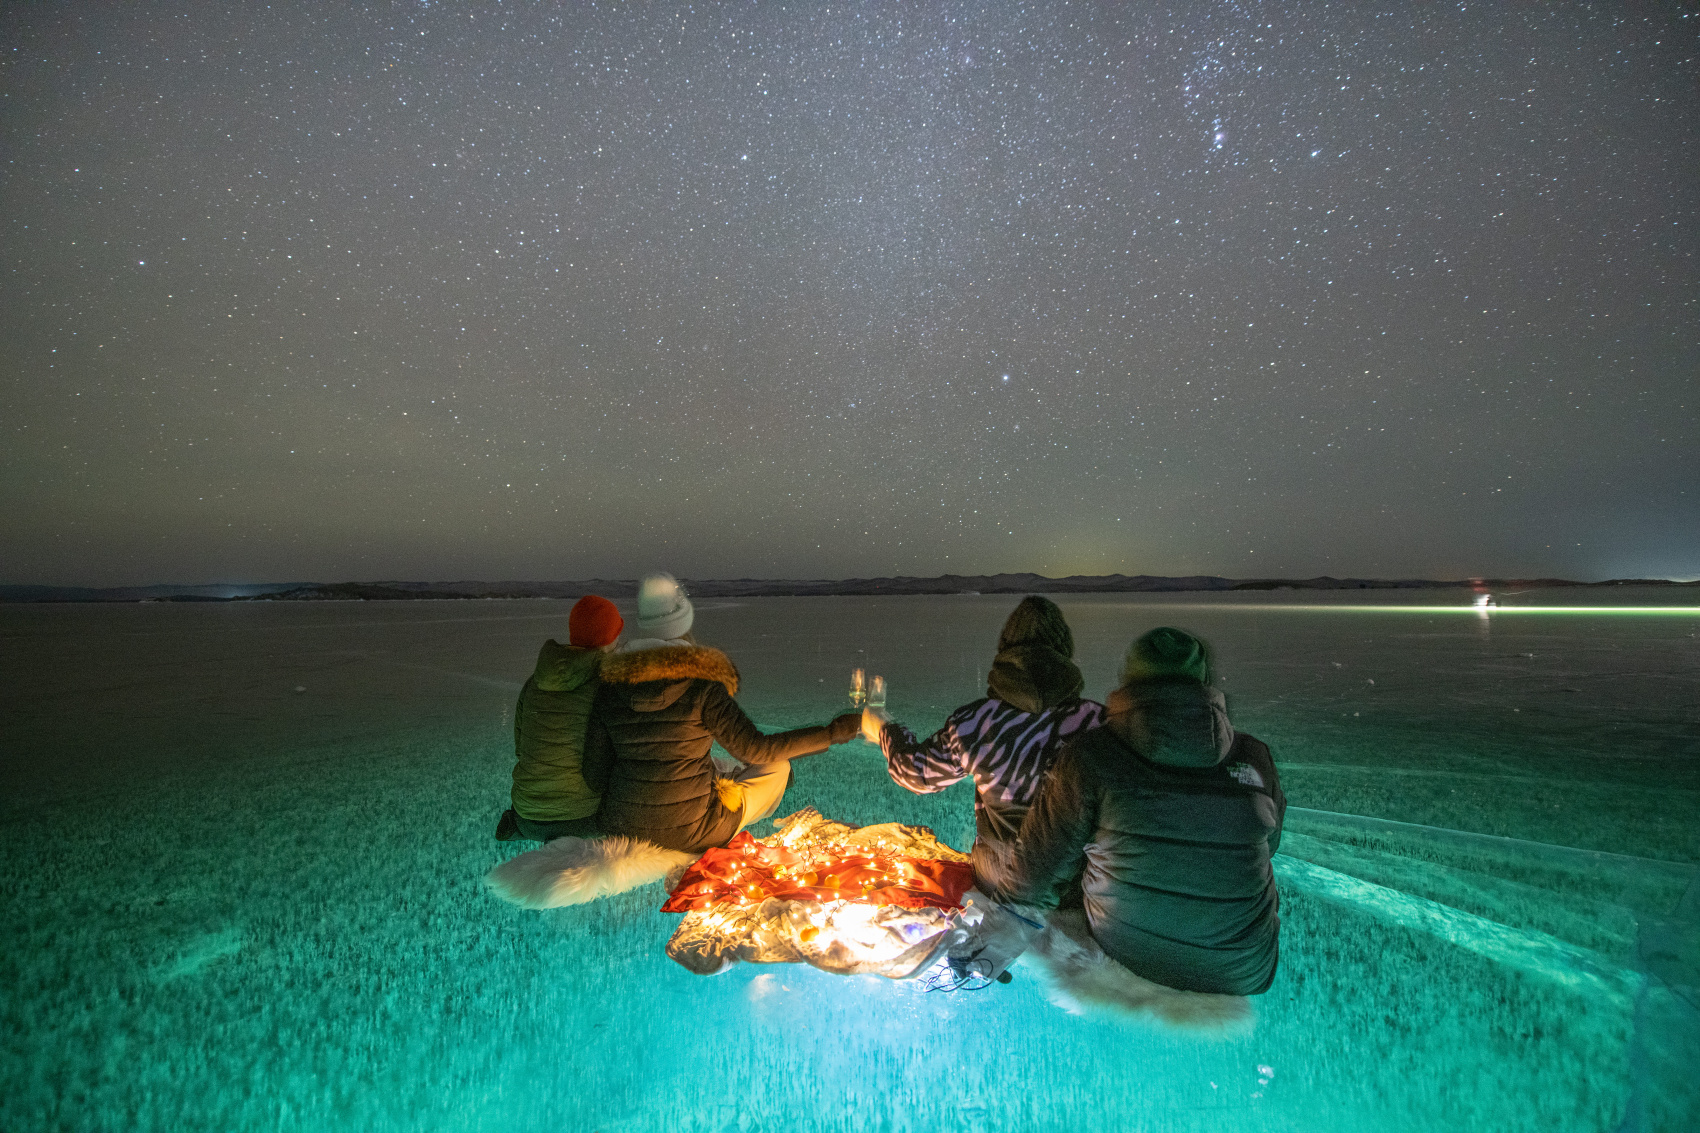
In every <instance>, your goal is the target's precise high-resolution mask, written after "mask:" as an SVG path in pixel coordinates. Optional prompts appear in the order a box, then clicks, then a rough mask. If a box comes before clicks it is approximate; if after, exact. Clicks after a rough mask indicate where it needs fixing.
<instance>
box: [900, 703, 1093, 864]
mask: <svg viewBox="0 0 1700 1133" xmlns="http://www.w3.org/2000/svg"><path fill="white" fill-rule="evenodd" d="M1103 722H1104V706H1103V705H1102V704H1099V703H1098V702H1097V701H1095V700H1081V699H1079V698H1078V697H1071V698H1070V699H1068V700H1065V701H1063V702H1061V703H1060V704H1056V705H1054V706H1053V707H1050V708H1045V709H1042V710H1041V711H1038V712H1023V711H1022V710H1021V709H1020V708H1017V707H1016V706H1015V705H1013V704H1010V703H1007V702H1006V701H1003V700H1000V699H998V698H996V697H986V698H985V699H984V700H976V701H974V702H973V703H972V704H964V705H963V706H962V707H961V708H958V709H957V710H956V711H955V712H952V713H951V714H950V718H949V719H948V720H946V721H945V722H944V727H942V728H940V729H939V730H938V731H936V732H934V733H933V734H932V735H931V736H929V737H928V738H927V739H925V740H917V739H916V738H915V734H914V733H913V732H911V731H910V730H909V729H908V728H906V727H904V726H903V725H902V724H899V723H897V722H896V721H895V720H894V721H891V722H890V723H888V724H886V725H885V726H884V727H883V728H881V729H880V748H881V750H883V751H884V752H885V762H886V769H887V770H888V771H890V772H891V777H892V779H893V780H895V781H896V782H897V783H898V785H900V786H902V787H905V788H907V789H908V790H911V791H914V792H915V793H916V794H922V795H925V794H931V793H933V792H934V791H942V790H944V789H945V788H946V787H948V786H950V785H951V784H953V783H959V782H961V781H962V780H963V779H965V778H967V777H968V776H970V775H972V776H973V777H974V832H975V834H976V836H977V840H979V841H994V842H1010V841H1014V840H1015V834H1016V831H1018V830H1020V829H1021V819H1022V817H1023V816H1024V815H1026V813H1027V808H1028V807H1030V806H1032V805H1033V796H1034V795H1036V794H1037V793H1038V790H1039V784H1040V783H1041V782H1043V780H1044V777H1045V773H1046V772H1047V771H1049V770H1050V769H1051V764H1052V763H1053V762H1055V760H1056V756H1057V751H1058V750H1059V749H1060V748H1061V747H1062V745H1063V741H1064V740H1066V739H1068V738H1069V737H1070V736H1072V735H1074V734H1075V733H1076V732H1083V731H1085V730H1086V729H1088V728H1096V727H1098V726H1099V725H1100V724H1102V723H1103Z"/></svg>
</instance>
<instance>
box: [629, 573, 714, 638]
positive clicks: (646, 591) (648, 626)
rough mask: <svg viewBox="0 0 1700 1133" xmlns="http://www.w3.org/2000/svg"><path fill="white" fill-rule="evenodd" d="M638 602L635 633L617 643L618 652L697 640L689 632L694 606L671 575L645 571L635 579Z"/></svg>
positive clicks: (694, 618)
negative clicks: (628, 638)
mask: <svg viewBox="0 0 1700 1133" xmlns="http://www.w3.org/2000/svg"><path fill="white" fill-rule="evenodd" d="M637 605H638V616H637V633H636V634H635V635H634V636H633V637H632V638H631V639H630V640H629V641H627V642H626V643H625V645H623V646H621V647H620V652H622V653H635V652H638V651H639V650H643V649H655V648H657V647H659V646H663V645H694V644H696V639H695V638H693V637H691V636H690V633H691V625H692V624H693V623H694V622H695V621H696V617H697V611H696V607H695V606H693V605H691V599H690V596H689V595H687V594H686V593H685V588H684V587H683V586H680V585H679V580H678V579H676V578H674V577H673V576H672V575H670V574H646V575H644V576H643V581H641V582H639V583H638V597H637Z"/></svg>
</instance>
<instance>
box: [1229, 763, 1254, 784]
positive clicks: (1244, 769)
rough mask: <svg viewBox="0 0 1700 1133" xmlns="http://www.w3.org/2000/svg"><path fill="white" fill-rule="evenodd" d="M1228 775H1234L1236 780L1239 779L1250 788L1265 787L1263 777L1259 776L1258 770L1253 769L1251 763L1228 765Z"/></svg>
mask: <svg viewBox="0 0 1700 1133" xmlns="http://www.w3.org/2000/svg"><path fill="white" fill-rule="evenodd" d="M1228 774H1230V775H1232V776H1233V777H1234V778H1235V779H1238V780H1239V781H1240V782H1241V783H1244V784H1245V785H1246V786H1248V787H1261V786H1263V776H1261V775H1259V774H1258V773H1257V768H1255V767H1253V766H1252V765H1251V764H1249V763H1230V764H1228Z"/></svg>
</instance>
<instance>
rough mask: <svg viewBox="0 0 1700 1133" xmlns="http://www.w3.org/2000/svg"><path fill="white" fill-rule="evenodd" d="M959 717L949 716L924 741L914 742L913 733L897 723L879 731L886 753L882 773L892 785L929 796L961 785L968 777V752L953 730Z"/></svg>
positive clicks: (881, 744)
mask: <svg viewBox="0 0 1700 1133" xmlns="http://www.w3.org/2000/svg"><path fill="white" fill-rule="evenodd" d="M961 715H962V712H961V710H958V711H956V712H954V713H952V714H951V717H950V719H948V720H946V721H945V722H944V727H942V728H940V729H939V730H938V731H936V732H934V733H933V734H932V735H930V736H928V737H927V738H926V739H925V740H918V739H916V738H915V733H914V732H911V731H910V730H909V729H908V728H906V727H904V726H903V725H902V724H899V723H898V722H897V721H896V720H888V721H887V722H886V723H885V725H884V726H883V727H882V728H880V750H881V751H882V752H884V753H885V769H886V770H887V771H888V772H890V774H891V778H892V782H894V783H896V784H897V785H898V786H899V787H902V788H903V789H904V790H907V791H914V792H915V793H916V794H917V795H930V794H933V793H934V792H935V791H942V790H944V789H945V788H946V787H948V786H950V785H951V784H953V783H960V782H961V781H962V780H963V779H964V778H965V777H966V776H967V775H968V750H967V749H966V748H964V747H963V746H962V737H961V735H960V734H959V733H958V732H957V730H956V723H957V717H959V716H961Z"/></svg>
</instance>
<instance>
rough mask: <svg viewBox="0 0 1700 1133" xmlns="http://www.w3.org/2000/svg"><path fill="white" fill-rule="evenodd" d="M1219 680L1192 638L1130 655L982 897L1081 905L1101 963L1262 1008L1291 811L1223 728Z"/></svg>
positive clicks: (984, 876)
mask: <svg viewBox="0 0 1700 1133" xmlns="http://www.w3.org/2000/svg"><path fill="white" fill-rule="evenodd" d="M1211 667H1212V666H1211V657H1210V650H1209V647H1208V646H1206V645H1205V643H1204V642H1203V641H1201V640H1199V639H1198V638H1197V637H1194V636H1193V635H1192V634H1190V633H1187V632H1185V631H1184V630H1178V629H1172V628H1169V627H1167V626H1165V627H1163V628H1160V629H1154V630H1152V631H1151V632H1149V633H1147V634H1145V635H1144V636H1142V637H1141V638H1139V640H1137V641H1135V642H1134V643H1133V646H1132V647H1131V648H1130V649H1129V650H1128V652H1127V657H1126V658H1125V660H1124V662H1123V665H1122V683H1121V686H1120V687H1119V688H1117V689H1116V691H1115V692H1113V693H1111V694H1110V697H1109V701H1108V704H1107V708H1108V710H1109V712H1108V719H1107V720H1106V721H1105V723H1104V726H1103V727H1100V728H1095V729H1093V730H1092V731H1089V732H1085V733H1083V734H1081V735H1080V736H1078V737H1077V738H1076V739H1075V740H1073V741H1072V742H1071V743H1069V744H1068V745H1067V746H1066V747H1064V748H1063V750H1062V751H1061V752H1060V753H1058V755H1057V759H1056V764H1055V766H1054V767H1053V768H1052V769H1051V774H1050V775H1049V776H1048V777H1047V778H1046V780H1045V783H1044V785H1043V786H1042V787H1041V788H1040V790H1039V793H1038V795H1037V796H1036V797H1035V798H1034V800H1033V805H1032V807H1031V808H1030V809H1029V810H1028V812H1027V816H1026V818H1025V820H1024V821H1023V822H1022V825H1021V831H1020V836H1019V838H1018V839H1017V841H1016V842H1015V844H1014V846H1013V849H1012V851H1011V853H1010V854H1008V855H1007V856H1005V857H1002V858H996V859H985V860H982V858H980V857H979V856H976V857H975V859H974V871H975V883H976V884H977V885H979V887H980V888H981V889H982V890H983V891H985V892H986V893H988V894H990V895H992V896H993V897H995V898H997V899H998V900H1003V901H1010V902H1016V903H1021V904H1031V905H1037V906H1040V907H1041V908H1052V909H1054V908H1058V907H1061V906H1063V905H1065V904H1080V905H1083V906H1084V908H1085V913H1086V919H1087V923H1088V925H1089V926H1090V927H1091V931H1092V935H1093V937H1094V938H1095V939H1096V940H1097V941H1098V943H1099V945H1100V946H1102V948H1103V949H1104V952H1105V954H1106V955H1108V956H1109V957H1110V958H1112V959H1114V960H1116V961H1117V962H1119V963H1120V964H1122V965H1123V966H1124V967H1126V968H1128V969H1129V970H1131V971H1133V972H1134V973H1135V974H1137V975H1140V976H1143V977H1145V978H1146V979H1148V980H1152V981H1155V982H1156V983H1160V984H1166V985H1167V986H1169V987H1174V988H1180V989H1182V990H1184V991H1203V992H1216V993H1220V994H1226V995H1257V994H1260V993H1262V992H1264V991H1267V990H1268V988H1269V985H1270V982H1271V981H1272V980H1273V979H1274V978H1275V967H1276V962H1277V959H1278V953H1279V949H1278V941H1279V936H1280V929H1281V921H1280V916H1279V913H1278V909H1279V895H1278V894H1277V892H1276V889H1275V875H1274V871H1273V868H1272V866H1271V864H1270V859H1271V858H1272V857H1273V856H1274V854H1275V851H1276V849H1277V847H1279V845H1280V843H1281V823H1282V819H1283V817H1284V816H1285V814H1286V809H1287V799H1286V796H1285V795H1284V794H1283V793H1282V791H1281V781H1280V776H1279V775H1277V774H1276V771H1275V762H1274V759H1273V758H1272V757H1271V756H1270V754H1269V748H1268V747H1267V746H1266V745H1265V744H1264V743H1263V742H1262V741H1260V740H1258V739H1256V738H1255V737H1253V736H1249V735H1246V734H1245V733H1244V732H1237V731H1235V729H1234V727H1233V725H1232V724H1231V723H1229V720H1228V708H1227V702H1226V700H1225V699H1224V698H1223V696H1222V693H1221V691H1220V690H1218V689H1217V688H1215V687H1214V686H1213V685H1212V684H1211V678H1212V676H1213V673H1212V671H1211ZM1088 846H1091V847H1092V852H1091V853H1088V852H1087V847H1088Z"/></svg>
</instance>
